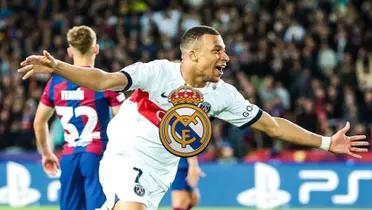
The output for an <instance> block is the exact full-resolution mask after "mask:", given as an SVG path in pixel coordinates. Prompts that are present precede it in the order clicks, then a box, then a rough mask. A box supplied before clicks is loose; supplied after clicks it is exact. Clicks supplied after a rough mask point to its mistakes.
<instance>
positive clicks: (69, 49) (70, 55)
mask: <svg viewBox="0 0 372 210" xmlns="http://www.w3.org/2000/svg"><path fill="white" fill-rule="evenodd" d="M67 55H68V57H70V58H73V56H74V53H73V50H72V49H71V47H68V48H67Z"/></svg>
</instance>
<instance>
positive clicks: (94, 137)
mask: <svg viewBox="0 0 372 210" xmlns="http://www.w3.org/2000/svg"><path fill="white" fill-rule="evenodd" d="M124 98H125V97H124V95H123V94H122V93H117V92H114V91H109V90H108V91H104V92H98V91H94V90H91V89H88V88H84V87H80V86H79V85H77V84H75V83H72V82H71V81H69V80H66V79H64V78H62V77H61V76H58V75H52V77H51V78H50V80H49V81H48V83H47V85H46V86H45V88H44V92H43V94H42V96H41V100H40V101H41V103H43V104H44V105H46V106H49V107H54V108H55V110H56V113H57V115H58V117H59V119H60V120H61V123H62V126H63V129H64V137H65V141H66V143H65V145H64V148H63V154H73V153H79V152H91V153H96V154H102V153H103V151H104V150H105V148H106V143H107V141H108V138H107V134H106V129H107V125H108V123H109V121H110V119H111V117H112V113H111V109H110V107H114V106H118V105H120V104H121V103H122V101H123V100H124Z"/></svg>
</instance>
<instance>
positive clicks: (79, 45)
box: [34, 26, 124, 210]
mask: <svg viewBox="0 0 372 210" xmlns="http://www.w3.org/2000/svg"><path fill="white" fill-rule="evenodd" d="M67 40H68V44H69V48H68V49H67V52H68V55H69V57H72V59H73V63H74V65H77V66H86V67H93V66H94V60H95V57H96V55H97V54H98V51H99V46H98V45H97V44H96V34H95V32H94V31H93V30H92V29H91V28H89V27H87V26H78V27H73V28H72V29H70V30H69V31H68V33H67ZM123 99H124V96H123V95H122V94H120V95H119V94H118V93H116V92H113V91H104V92H96V91H94V90H91V89H88V88H85V87H80V86H78V85H77V84H74V83H72V82H71V81H68V80H66V79H64V78H62V77H60V76H58V75H52V77H51V78H50V80H49V81H48V83H47V85H46V87H45V89H44V92H43V94H42V96H41V99H40V103H39V107H38V109H37V112H36V115H35V120H34V129H35V134H36V139H37V145H38V148H39V151H40V153H41V155H42V165H43V168H44V170H45V172H46V173H47V174H50V175H56V174H57V170H58V168H59V166H60V167H61V171H62V174H61V177H60V181H61V194H60V206H61V209H62V210H81V209H86V210H94V209H96V208H99V207H101V206H102V204H103V203H104V201H105V196H104V194H103V192H102V187H101V185H100V183H99V178H98V168H99V161H100V160H101V157H102V153H103V151H104V150H105V147H106V143H107V140H108V139H107V135H106V128H107V124H108V122H109V121H110V119H111V111H112V112H113V113H114V114H116V113H117V112H118V109H119V105H120V104H121V101H122V100H123ZM110 108H111V110H110ZM54 110H55V111H56V113H57V115H58V117H59V118H60V120H61V122H62V125H63V128H64V131H65V141H66V143H65V145H64V148H63V154H62V157H61V162H60V165H59V163H58V159H57V157H56V156H55V155H54V154H53V152H52V151H51V148H50V145H49V142H48V121H49V119H50V118H51V116H52V115H53V113H54Z"/></svg>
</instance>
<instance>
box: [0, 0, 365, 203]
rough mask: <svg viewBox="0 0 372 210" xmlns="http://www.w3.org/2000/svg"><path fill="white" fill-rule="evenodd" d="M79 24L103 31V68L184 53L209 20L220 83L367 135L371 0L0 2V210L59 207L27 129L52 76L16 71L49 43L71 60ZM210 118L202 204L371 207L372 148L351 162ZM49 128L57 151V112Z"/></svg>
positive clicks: (285, 112) (294, 116) (270, 108)
mask: <svg viewBox="0 0 372 210" xmlns="http://www.w3.org/2000/svg"><path fill="white" fill-rule="evenodd" d="M83 14H84V15H83ZM81 24H85V25H88V26H91V27H92V28H93V29H94V30H95V31H96V32H97V36H98V43H99V45H100V48H101V51H100V55H99V56H98V57H97V61H96V66H97V67H100V68H103V69H106V70H108V71H118V70H120V68H122V67H124V66H126V65H128V64H131V63H133V62H136V61H142V62H147V61H149V60H152V59H164V58H166V59H170V60H176V59H179V57H180V56H179V50H178V42H179V37H180V36H181V35H182V33H183V32H184V31H185V30H186V29H188V28H190V27H192V26H194V25H198V24H205V25H210V26H213V27H215V28H217V29H218V30H219V31H220V32H221V33H222V36H223V38H224V41H225V44H226V48H227V52H228V54H229V55H230V63H229V65H228V68H227V69H226V70H225V74H224V76H223V79H224V80H225V81H228V82H229V83H231V84H234V85H235V86H236V87H237V88H238V89H239V90H240V91H241V93H243V95H244V96H245V97H246V98H247V99H249V100H250V101H251V102H252V103H256V104H257V105H259V106H260V107H261V108H262V109H264V110H265V111H267V112H269V113H271V114H272V115H274V116H282V117H285V118H287V119H290V120H291V121H293V122H296V123H298V124H299V125H301V126H303V127H305V128H307V129H309V130H311V131H314V132H317V133H320V134H323V135H331V134H332V133H333V132H334V131H335V130H336V129H338V128H340V127H342V126H343V125H344V124H345V122H346V121H349V122H351V125H352V128H351V130H350V134H367V138H368V140H369V141H370V142H372V141H371V138H372V136H371V133H372V51H371V50H372V49H371V48H372V27H371V26H372V25H371V24H372V2H371V1H363V0H298V1H290V0H204V1H203V0H173V1H171V0H168V1H167V0H107V1H101V0H89V1H88V0H63V1H58V0H27V1H23V0H0V43H1V44H0V209H9V208H10V207H7V206H12V207H15V208H16V207H22V206H33V209H42V206H44V205H47V206H51V205H52V206H57V205H58V189H59V182H58V178H56V177H47V176H46V175H45V174H44V173H43V172H42V169H41V166H40V156H39V155H38V153H37V151H36V147H35V140H34V134H33V128H32V121H33V116H34V114H35V109H36V106H37V104H38V101H39V97H40V94H41V92H42V88H43V86H44V85H45V84H46V82H47V80H48V76H37V77H34V78H32V79H30V80H27V81H22V80H21V78H20V76H19V75H18V74H17V73H16V71H15V70H16V69H17V68H18V67H19V63H20V61H22V60H23V59H24V58H25V57H26V56H27V55H30V54H33V53H41V52H42V50H43V49H47V50H48V51H49V52H51V53H52V54H53V55H54V56H55V57H57V58H59V59H61V60H67V61H70V60H69V58H68V57H67V53H66V47H67V44H66V43H67V42H66V38H65V34H66V32H67V30H68V29H69V28H71V27H72V26H74V25H81ZM213 126H214V127H213V140H212V143H211V144H210V145H209V147H208V149H207V150H206V151H205V152H204V153H203V154H202V155H200V156H199V160H200V162H201V166H202V168H203V169H204V170H205V172H206V173H207V176H206V177H205V178H203V179H202V180H201V183H200V190H201V193H202V200H201V206H217V207H225V209H233V207H244V206H248V207H250V208H254V207H256V206H258V207H263V208H264V207H265V208H275V207H279V206H281V207H283V208H290V209H296V210H297V209H302V207H304V209H305V207H306V208H309V207H311V208H321V209H325V208H341V209H352V208H365V209H372V201H371V199H370V192H371V189H372V153H368V154H366V155H364V158H363V159H361V160H355V159H351V158H348V157H344V156H335V155H333V154H330V153H326V152H322V151H319V150H314V149H309V148H305V147H298V146H293V145H288V144H286V143H283V142H281V141H276V140H272V139H269V138H268V137H267V136H265V135H262V134H261V133H258V132H255V131H253V130H250V129H246V130H239V129H237V128H234V127H233V126H230V125H229V124H226V123H224V122H222V121H219V120H215V121H214V122H213ZM50 128H51V133H50V135H51V137H52V139H53V140H54V141H53V142H54V144H53V146H54V148H55V151H56V152H57V153H58V151H59V150H60V149H61V147H62V144H63V138H64V137H63V129H62V128H61V125H60V124H59V121H58V120H55V119H54V120H53V121H52V122H51V125H50ZM258 195H260V196H258ZM265 205H266V206H265ZM267 205H269V206H267ZM270 205H271V206H270ZM1 206H3V207H1ZM162 206H169V196H168V195H167V196H166V198H164V200H163V202H162ZM229 206H231V207H229ZM45 208H46V209H52V208H51V207H45ZM19 209H21V208H19ZM55 209H57V207H55ZM200 209H204V208H200ZM213 209H217V208H213Z"/></svg>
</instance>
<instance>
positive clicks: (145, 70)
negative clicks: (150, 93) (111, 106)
mask: <svg viewBox="0 0 372 210" xmlns="http://www.w3.org/2000/svg"><path fill="white" fill-rule="evenodd" d="M160 62H161V61H160V60H156V61H152V62H149V63H142V62H137V63H135V64H132V65H129V66H127V67H125V68H123V69H121V70H120V72H121V73H123V74H125V76H126V77H127V78H128V85H127V87H126V88H125V89H124V90H135V89H137V88H140V89H142V90H146V91H147V90H149V89H151V84H154V80H156V79H157V78H158V75H159V70H160V68H159V65H160Z"/></svg>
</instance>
